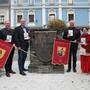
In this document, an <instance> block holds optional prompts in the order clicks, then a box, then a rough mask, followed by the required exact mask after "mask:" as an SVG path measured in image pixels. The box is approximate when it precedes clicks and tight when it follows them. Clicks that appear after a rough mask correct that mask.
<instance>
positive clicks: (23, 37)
mask: <svg viewBox="0 0 90 90" xmlns="http://www.w3.org/2000/svg"><path fill="white" fill-rule="evenodd" d="M20 23H21V25H20V26H18V27H16V28H15V32H16V33H15V35H16V46H17V47H18V65H19V71H20V74H21V75H26V73H25V71H27V69H25V67H24V64H25V60H26V57H27V53H26V52H28V47H29V34H28V32H29V29H28V28H27V27H26V26H25V24H26V21H25V20H24V19H21V21H20ZM21 49H22V50H24V51H25V52H24V51H22V50H21Z"/></svg>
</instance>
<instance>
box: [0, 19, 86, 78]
mask: <svg viewBox="0 0 90 90" xmlns="http://www.w3.org/2000/svg"><path fill="white" fill-rule="evenodd" d="M20 23H21V24H20V26H18V27H16V28H15V29H12V28H11V26H10V21H6V22H5V28H3V29H1V30H0V39H3V40H5V42H8V43H11V44H13V49H12V51H11V53H10V55H9V58H8V60H7V62H6V64H5V71H6V76H7V77H10V73H12V74H15V73H16V72H14V71H13V70H12V60H13V55H14V51H15V49H17V50H18V66H19V73H20V74H21V75H24V76H25V75H26V73H25V71H28V69H25V67H24V64H25V60H26V57H27V52H28V48H29V40H30V37H29V29H28V28H27V27H26V26H25V23H26V21H25V20H24V19H21V21H20ZM69 24H70V26H69V27H68V28H67V29H66V30H64V32H63V39H65V40H69V41H70V42H71V45H70V54H69V61H68V69H67V72H70V71H71V67H72V64H71V63H72V60H73V72H76V71H77V70H76V61H77V50H78V43H79V42H80V38H81V32H80V30H77V29H76V28H75V26H74V25H75V23H74V22H73V21H70V22H69ZM86 34H87V33H86ZM86 34H85V35H86ZM85 35H84V37H85ZM86 36H87V35H86ZM85 38H86V37H85Z"/></svg>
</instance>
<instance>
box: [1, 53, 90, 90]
mask: <svg viewBox="0 0 90 90" xmlns="http://www.w3.org/2000/svg"><path fill="white" fill-rule="evenodd" d="M28 58H29V54H28ZM28 58H27V61H26V63H25V67H26V68H27V67H28V65H29V64H30V61H29V59H28ZM66 69H67V66H65V73H64V74H37V73H29V72H26V73H27V75H26V76H21V75H20V74H19V71H18V63H17V54H15V57H14V62H13V70H15V71H16V74H15V75H11V77H10V78H8V77H6V76H5V72H3V75H2V76H1V77H0V90H90V74H84V73H82V72H81V69H80V62H79V61H78V62H77V73H73V72H72V71H71V72H70V73H67V72H66ZM3 71H4V70H3Z"/></svg>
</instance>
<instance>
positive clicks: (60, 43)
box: [51, 39, 70, 64]
mask: <svg viewBox="0 0 90 90" xmlns="http://www.w3.org/2000/svg"><path fill="white" fill-rule="evenodd" d="M69 52H70V42H69V41H67V40H62V39H55V40H54V47H53V54H52V62H51V63H52V64H67V63H68V59H69Z"/></svg>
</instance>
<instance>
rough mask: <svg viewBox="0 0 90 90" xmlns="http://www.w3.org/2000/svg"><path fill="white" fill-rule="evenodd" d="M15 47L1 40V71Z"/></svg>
mask: <svg viewBox="0 0 90 90" xmlns="http://www.w3.org/2000/svg"><path fill="white" fill-rule="evenodd" d="M12 48H13V45H11V44H10V43H7V42H5V41H3V40H1V39H0V69H1V68H3V67H4V65H5V63H6V61H7V59H8V57H9V55H10V52H11V50H12Z"/></svg>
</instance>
